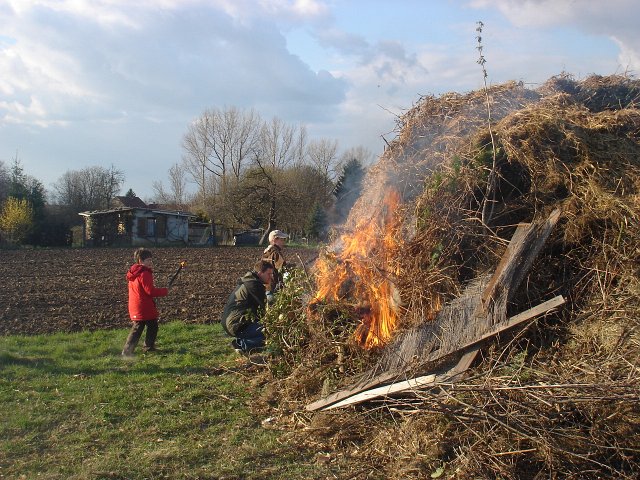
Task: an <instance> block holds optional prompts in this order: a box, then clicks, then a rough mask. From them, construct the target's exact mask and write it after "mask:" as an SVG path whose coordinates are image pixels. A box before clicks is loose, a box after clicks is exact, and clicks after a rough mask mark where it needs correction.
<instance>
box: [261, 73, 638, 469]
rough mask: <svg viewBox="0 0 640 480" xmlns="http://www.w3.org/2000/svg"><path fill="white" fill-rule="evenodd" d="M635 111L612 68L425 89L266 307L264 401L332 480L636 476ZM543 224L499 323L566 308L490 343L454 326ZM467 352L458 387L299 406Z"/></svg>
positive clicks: (435, 385)
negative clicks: (437, 92)
mask: <svg viewBox="0 0 640 480" xmlns="http://www.w3.org/2000/svg"><path fill="white" fill-rule="evenodd" d="M639 106H640V81H638V80H635V79H632V78H628V77H622V76H611V77H599V76H593V77H589V78H587V79H585V80H583V81H575V80H573V79H572V78H571V77H569V76H566V75H563V76H559V77H554V78H552V79H550V80H549V81H548V82H546V83H545V84H544V85H543V86H542V87H540V88H539V89H537V90H529V89H526V88H524V87H523V86H522V85H521V84H517V83H507V84H504V85H500V86H495V87H491V88H490V89H488V90H487V91H476V92H471V93H469V94H466V95H462V94H453V93H452V94H446V95H443V96H440V97H433V96H429V97H424V98H421V99H420V101H419V102H418V103H417V104H416V105H415V106H414V107H413V108H412V109H411V110H410V111H408V112H407V113H406V114H405V115H404V116H403V117H402V118H401V119H400V120H399V124H398V126H397V133H398V136H397V138H396V140H394V142H392V143H391V145H390V147H389V148H388V149H387V150H386V151H385V153H384V154H383V155H382V157H381V158H380V160H379V162H378V163H377V165H375V166H374V167H372V168H371V169H370V171H369V172H368V176H367V180H366V185H365V188H364V193H363V195H362V197H361V198H360V199H359V201H358V202H357V203H356V205H355V206H354V208H353V209H352V211H351V214H350V216H349V219H348V222H347V224H346V225H345V226H344V228H343V230H342V231H341V232H340V233H339V234H337V235H336V239H335V241H334V242H333V243H332V244H331V245H330V246H329V247H328V248H327V249H326V251H325V252H323V253H322V254H321V256H320V258H319V259H318V260H317V262H316V264H315V265H314V266H313V268H311V269H309V271H304V272H298V273H297V274H296V275H295V276H294V277H293V279H292V280H291V281H290V282H289V284H288V286H287V288H286V289H285V290H284V291H283V292H282V293H281V294H280V297H279V299H278V301H277V304H276V305H275V306H274V307H273V308H271V309H270V310H269V312H268V313H267V318H266V319H265V325H266V329H267V337H268V342H269V343H270V347H271V349H272V350H273V351H275V352H277V355H275V356H274V357H273V358H272V359H271V361H270V369H269V373H268V375H269V379H268V382H267V383H268V385H269V386H268V387H266V388H265V391H264V396H263V398H262V400H263V401H262V402H260V403H259V406H261V407H262V408H264V409H267V410H268V411H269V413H268V414H269V416H272V417H275V418H278V422H276V425H277V426H278V427H279V428H282V429H284V430H286V431H287V432H288V435H290V436H291V437H292V440H294V441H296V442H297V443H298V444H300V445H302V446H303V447H305V448H309V449H312V450H313V451H317V452H322V453H323V455H324V456H323V457H322V458H324V459H325V461H326V462H327V468H328V469H329V470H330V471H331V474H332V475H335V476H336V477H338V478H340V477H345V478H346V477H349V478H424V477H425V476H427V475H431V476H432V477H433V478H437V477H442V478H451V477H458V478H473V477H480V478H496V477H504V478H542V477H545V478H567V477H574V478H578V477H579V478H602V477H615V478H637V477H638V475H640V435H638V434H637V432H638V431H640V402H638V398H640V332H639V328H638V327H639V326H640V109H639V108H638V107H639ZM489 111H490V113H489ZM554 212H557V213H554ZM554 215H556V217H554V218H557V224H554V227H553V229H549V232H548V238H547V237H545V238H544V241H540V242H539V246H540V248H539V253H538V252H536V255H535V258H534V257H532V260H531V262H530V264H529V265H527V268H526V271H525V270H524V267H523V265H522V263H524V261H522V262H520V263H519V260H518V258H515V259H512V261H511V263H510V264H509V268H512V269H515V270H517V269H518V268H522V269H523V273H522V275H521V277H522V278H517V277H518V276H517V275H515V278H517V281H515V280H514V281H512V282H510V283H507V284H506V285H499V286H498V287H496V288H494V291H497V292H498V293H496V295H498V294H499V290H501V289H508V288H511V289H512V291H511V292H510V294H509V296H508V297H505V298H507V301H505V302H504V315H503V317H505V318H507V317H508V318H516V317H517V316H518V314H521V315H522V313H521V312H532V311H535V309H536V307H537V306H539V305H541V304H544V302H547V301H549V299H552V298H562V302H563V304H562V306H561V307H559V308H554V309H548V310H544V311H543V314H542V315H540V314H539V313H538V314H537V316H534V315H533V314H532V315H531V316H530V317H527V318H529V320H528V321H527V322H524V323H522V324H520V326H519V327H518V328H516V329H514V330H509V331H505V332H502V333H501V334H500V335H487V334H486V331H487V330H486V329H485V330H483V331H482V332H481V333H484V336H482V342H480V341H476V340H474V338H475V337H473V336H469V330H473V327H474V326H473V325H472V324H465V325H462V324H451V323H447V322H450V319H451V318H452V317H454V316H456V315H458V316H459V314H458V313H456V312H457V310H455V308H454V307H455V306H457V305H458V306H459V305H461V299H464V298H467V297H466V295H468V293H469V292H470V291H473V288H472V287H473V286H474V285H479V284H481V285H482V288H483V289H484V290H479V291H481V292H482V291H484V292H486V291H487V290H486V288H485V287H486V285H487V280H486V279H487V278H490V277H491V275H492V274H493V273H494V272H498V271H500V268H501V267H500V265H502V263H501V259H502V262H503V263H504V258H505V256H506V254H505V251H506V252H508V251H509V249H508V248H507V245H508V244H509V242H510V241H511V242H512V243H513V242H514V241H515V239H516V238H520V237H519V235H520V234H519V233H518V232H519V231H520V230H519V229H520V228H521V227H522V224H530V223H532V222H540V221H541V219H542V222H544V219H546V218H548V217H549V218H551V217H553V216H554ZM519 225H520V227H519ZM523 250H524V251H526V250H527V248H524V249H523ZM483 282H484V283H483ZM489 283H491V282H490V281H489ZM486 300H487V299H486V298H484V296H482V301H481V302H480V301H479V302H478V303H476V304H474V305H472V306H473V307H474V308H475V310H474V311H476V310H477V309H478V308H481V307H482V306H483V303H482V302H485V301H486ZM489 300H491V299H489ZM463 307H464V306H463ZM463 307H460V308H461V309H463ZM456 308H457V307H456ZM541 311H542V310H541ZM445 317H446V318H445ZM468 318H471V319H475V318H480V317H477V316H473V315H471V316H468ZM490 320H491V321H493V320H495V319H490ZM502 320H503V319H502V318H501V319H499V322H498V323H499V324H500V322H502ZM436 325H438V326H439V328H435V326H436ZM441 326H447V328H444V327H442V328H440V327H441ZM489 327H491V322H490V323H489ZM491 328H493V327H491ZM409 337H411V338H412V339H413V340H412V341H413V343H412V349H410V350H408V351H407V347H406V345H407V338H409ZM470 339H471V341H470ZM432 344H433V345H435V346H429V347H428V348H427V347H426V345H432ZM416 345H419V347H420V348H417V347H415V346H416ZM444 345H446V346H447V349H445V348H444ZM469 345H474V348H475V349H474V350H473V352H474V355H473V356H470V357H469V361H468V365H465V369H464V370H462V371H460V372H458V373H463V375H461V376H458V377H456V380H455V381H446V382H434V381H433V379H431V380H429V381H430V382H431V383H429V388H413V389H406V388H405V389H404V390H402V394H401V395H383V396H380V395H378V396H373V395H371V396H370V397H366V398H365V400H366V401H362V400H360V401H359V402H357V403H356V402H354V403H353V404H352V405H349V406H345V407H344V408H334V409H326V410H324V411H321V410H323V409H319V408H318V409H315V408H314V409H309V408H307V410H312V411H306V412H305V407H306V406H307V407H308V406H309V404H310V402H316V404H324V405H330V402H329V401H324V400H323V399H327V398H329V399H330V398H332V397H331V396H332V395H333V396H334V398H338V397H337V396H336V395H339V394H340V392H341V391H342V392H344V391H345V389H346V390H348V391H349V392H350V393H352V392H357V391H361V390H363V388H360V389H359V390H358V389H353V388H352V387H353V386H354V385H359V386H362V385H374V384H376V383H375V382H373V381H374V380H377V381H378V383H377V384H384V383H383V380H385V381H386V382H387V384H388V383H389V381H390V379H391V378H392V377H391V376H390V375H389V369H390V368H391V367H390V365H393V366H394V368H395V370H394V371H393V375H394V376H393V379H394V381H396V380H397V379H398V377H401V376H403V375H404V377H403V378H402V379H403V380H407V379H411V378H415V377H416V376H418V375H421V374H425V373H429V372H431V371H432V370H430V369H431V368H432V367H433V365H427V364H426V362H425V359H426V358H435V357H433V352H434V351H435V352H436V353H437V351H438V350H440V351H445V350H446V353H448V354H451V355H449V356H452V355H453V356H455V354H456V353H460V352H463V351H464V352H467V353H468V350H463V347H464V348H467V347H468V346H469ZM425 352H426V353H427V354H428V355H426V354H425ZM476 354H477V355H476ZM465 355H466V354H465ZM401 357H402V358H404V361H403V362H404V363H402V362H400V363H399V362H397V361H395V363H394V361H392V360H393V359H395V358H401ZM441 357H443V356H441ZM463 357H464V356H463ZM443 358H444V357H443ZM447 358H449V357H447ZM456 361H457V360H456ZM458 365H460V363H458ZM467 367H468V368H467ZM421 378H426V377H421ZM434 378H435V377H434ZM372 382H373V383H372ZM388 391H390V390H388ZM397 391H400V390H397ZM343 397H344V396H343ZM318 402H319V403H318ZM335 405H337V404H335V403H334V406H335ZM302 412H304V413H302ZM350 475H351V477H350Z"/></svg>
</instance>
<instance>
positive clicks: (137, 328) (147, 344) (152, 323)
mask: <svg viewBox="0 0 640 480" xmlns="http://www.w3.org/2000/svg"><path fill="white" fill-rule="evenodd" d="M144 327H147V334H146V335H145V337H144V348H145V349H153V348H155V347H156V337H157V336H158V319H155V320H141V321H138V322H133V326H132V327H131V330H130V331H129V336H128V337H127V341H126V342H125V344H124V348H123V350H122V354H123V355H131V354H132V353H133V350H135V348H136V345H138V340H140V337H141V336H142V331H143V330H144Z"/></svg>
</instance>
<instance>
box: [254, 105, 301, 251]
mask: <svg viewBox="0 0 640 480" xmlns="http://www.w3.org/2000/svg"><path fill="white" fill-rule="evenodd" d="M302 129H303V127H296V126H292V125H287V124H286V123H285V122H284V121H282V120H281V119H279V118H277V117H274V118H273V119H272V120H271V121H270V122H268V123H265V124H264V125H263V126H262V129H261V130H260V143H259V150H257V151H256V156H255V158H254V162H255V165H256V167H257V168H256V169H255V174H256V176H257V177H258V178H257V180H258V182H257V183H255V187H256V188H257V189H260V190H262V192H263V194H264V198H265V201H266V202H267V203H268V205H269V213H268V219H267V228H266V230H265V233H264V235H263V237H262V238H261V239H260V243H265V240H266V237H267V235H268V234H269V232H270V231H271V230H273V229H275V228H276V224H277V212H278V209H277V199H278V198H280V197H285V198H286V197H287V192H286V190H285V188H283V187H284V185H282V182H279V177H278V176H279V174H281V173H282V172H283V171H284V170H285V169H286V168H287V167H288V166H289V165H291V164H292V163H294V161H295V160H296V154H299V152H301V151H304V145H302V144H301V142H302V141H303V140H304V139H305V138H306V137H305V135H304V134H302V132H301V130H302Z"/></svg>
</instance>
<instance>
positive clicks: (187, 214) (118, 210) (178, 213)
mask: <svg viewBox="0 0 640 480" xmlns="http://www.w3.org/2000/svg"><path fill="white" fill-rule="evenodd" d="M135 210H143V211H146V212H149V213H153V214H158V215H167V216H174V217H195V216H196V215H194V214H193V213H190V212H181V211H178V210H158V209H151V208H147V207H146V206H145V207H143V208H138V207H117V208H110V209H108V210H90V211H86V212H80V213H78V215H81V216H83V217H90V216H92V215H108V214H110V213H121V212H132V211H135Z"/></svg>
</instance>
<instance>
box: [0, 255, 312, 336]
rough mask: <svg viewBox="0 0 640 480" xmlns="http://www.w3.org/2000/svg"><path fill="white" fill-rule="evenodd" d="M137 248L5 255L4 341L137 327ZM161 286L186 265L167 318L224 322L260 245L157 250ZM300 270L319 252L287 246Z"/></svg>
mask: <svg viewBox="0 0 640 480" xmlns="http://www.w3.org/2000/svg"><path fill="white" fill-rule="evenodd" d="M134 250H135V249H134V248H100V249H98V248H91V249H88V248H87V249H43V250H1V251H0V278H1V279H2V280H1V285H2V286H1V287H0V335H8V334H37V333H53V332H72V331H79V330H97V329H106V328H121V327H128V326H129V325H130V321H129V316H128V313H127V282H126V279H125V274H126V272H127V270H128V269H129V267H130V265H131V264H132V263H133V252H134ZM152 252H153V260H154V269H155V270H154V278H155V284H156V286H159V287H162V286H166V285H167V282H168V279H169V277H170V276H171V275H172V274H173V273H174V272H175V271H176V269H177V267H178V265H179V264H180V262H181V261H186V266H185V268H184V270H183V271H182V273H180V276H179V277H178V279H177V280H176V282H175V283H174V288H172V290H171V292H170V295H169V296H168V297H163V298H160V299H159V300H158V308H159V310H160V318H161V320H181V321H184V322H187V323H211V322H215V321H217V320H218V318H219V316H220V313H221V312H222V309H223V308H224V304H225V302H226V299H227V297H228V296H229V293H231V291H232V290H233V288H234V287H235V284H236V282H237V280H238V278H239V277H240V276H241V275H243V274H244V273H246V272H247V271H249V270H251V267H252V266H253V264H254V263H255V262H256V260H258V259H259V258H260V254H261V253H262V248H259V247H212V248H152ZM284 255H285V258H286V259H287V260H288V261H289V262H293V263H297V264H300V262H301V261H302V262H307V261H309V260H311V259H313V258H314V257H315V256H316V251H315V250H313V249H304V248H286V249H285V251H284Z"/></svg>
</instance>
